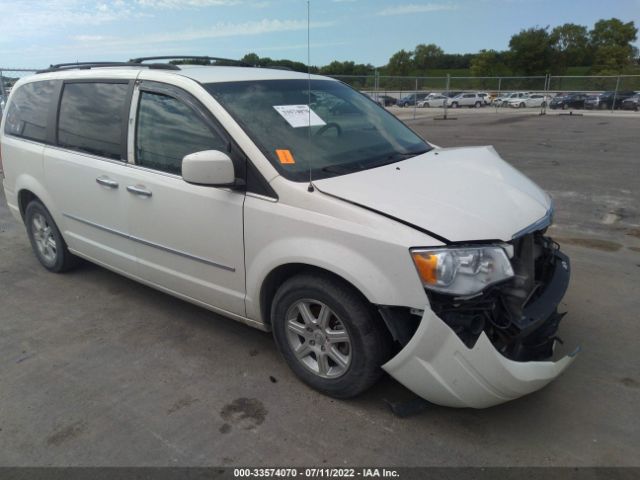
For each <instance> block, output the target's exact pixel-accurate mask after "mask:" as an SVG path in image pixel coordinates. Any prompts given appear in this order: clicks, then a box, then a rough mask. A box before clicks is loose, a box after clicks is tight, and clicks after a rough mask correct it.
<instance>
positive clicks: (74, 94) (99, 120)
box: [58, 82, 129, 160]
mask: <svg viewBox="0 0 640 480" xmlns="http://www.w3.org/2000/svg"><path fill="white" fill-rule="evenodd" d="M128 90H129V85H128V84H126V83H98V82H96V83H93V82H91V83H68V84H65V86H64V89H63V91H62V99H61V101H60V113H59V118H58V145H60V146H61V147H66V148H71V149H73V150H78V151H81V152H86V153H91V154H93V155H99V156H101V157H107V158H111V159H114V160H120V159H121V158H122V152H123V148H122V127H123V118H125V115H127V112H126V108H125V106H126V103H127V93H128Z"/></svg>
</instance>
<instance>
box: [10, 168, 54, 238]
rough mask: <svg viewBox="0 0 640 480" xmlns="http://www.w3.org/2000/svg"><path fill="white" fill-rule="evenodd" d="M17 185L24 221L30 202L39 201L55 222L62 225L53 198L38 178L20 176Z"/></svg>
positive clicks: (20, 209) (17, 195) (19, 206)
mask: <svg viewBox="0 0 640 480" xmlns="http://www.w3.org/2000/svg"><path fill="white" fill-rule="evenodd" d="M15 185H16V189H15V192H16V193H15V195H16V197H17V201H18V209H19V211H20V215H21V216H22V220H23V221H24V215H25V212H26V209H27V205H28V204H29V202H31V201H33V200H38V201H39V202H40V203H42V204H43V205H44V206H45V208H46V209H47V210H48V211H49V213H50V214H51V216H52V217H53V220H54V221H55V222H56V223H57V224H58V225H59V224H60V219H59V217H58V215H57V212H56V208H55V204H54V202H53V200H52V198H51V197H50V196H49V194H48V193H47V191H46V189H45V188H44V187H43V186H42V184H41V183H40V182H38V180H37V179H36V178H34V177H33V176H31V175H27V174H23V175H19V176H18V178H16V183H15Z"/></svg>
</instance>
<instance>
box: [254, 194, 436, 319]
mask: <svg viewBox="0 0 640 480" xmlns="http://www.w3.org/2000/svg"><path fill="white" fill-rule="evenodd" d="M349 208H355V207H349ZM365 214H366V215H372V216H376V217H377V215H375V214H372V213H370V212H366V211H365ZM380 218H381V219H382V220H384V221H387V220H386V219H384V218H382V217H380ZM403 228H408V227H404V226H401V227H399V228H398V227H397V228H396V230H395V232H396V235H395V236H394V235H384V234H382V231H381V230H382V229H372V230H369V228H366V227H363V226H362V225H358V226H354V224H353V222H349V221H345V220H343V219H340V218H335V217H334V218H327V216H326V215H321V214H318V213H315V212H313V211H309V210H304V209H299V208H295V207H291V206H286V205H281V204H277V203H269V202H261V201H260V200H254V199H251V198H249V197H248V198H247V200H246V202H245V259H246V260H245V261H246V265H245V268H246V290H247V295H246V310H247V316H248V317H249V318H251V319H255V320H258V321H265V320H266V319H263V318H262V314H261V308H260V307H261V306H260V292H261V289H262V285H263V284H264V281H265V279H266V278H267V276H268V275H269V273H271V272H272V271H273V270H274V269H276V268H278V267H280V266H282V265H287V264H305V265H310V266H313V267H318V268H321V269H324V270H327V271H329V272H331V273H333V274H335V275H338V276H339V277H341V278H343V279H344V280H346V281H347V282H349V283H351V284H352V285H353V286H354V287H355V288H357V289H358V290H359V291H360V292H361V293H362V294H363V295H364V296H365V297H366V298H367V299H368V300H369V301H370V302H371V303H373V304H383V305H397V306H405V307H412V308H420V309H423V308H424V305H425V303H427V302H428V299H427V296H426V294H425V292H424V289H423V288H422V285H421V283H420V281H419V279H418V277H417V274H416V271H415V267H414V266H413V263H412V261H411V256H410V255H409V244H407V243H404V242H403V240H402V232H401V230H402V229H403ZM420 235H422V234H420Z"/></svg>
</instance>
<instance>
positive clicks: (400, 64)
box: [387, 49, 413, 75]
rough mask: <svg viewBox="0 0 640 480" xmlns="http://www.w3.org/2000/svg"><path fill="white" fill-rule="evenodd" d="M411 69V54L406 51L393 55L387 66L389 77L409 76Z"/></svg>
mask: <svg viewBox="0 0 640 480" xmlns="http://www.w3.org/2000/svg"><path fill="white" fill-rule="evenodd" d="M412 67H413V54H412V53H411V52H407V51H406V50H404V49H403V50H400V51H399V52H396V53H394V54H393V55H392V56H391V58H390V59H389V63H388V64H387V73H388V74H389V75H409V73H410V72H411V70H412Z"/></svg>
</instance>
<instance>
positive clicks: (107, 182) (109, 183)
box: [96, 176, 118, 188]
mask: <svg viewBox="0 0 640 480" xmlns="http://www.w3.org/2000/svg"><path fill="white" fill-rule="evenodd" d="M96 183H98V184H100V185H104V186H105V187H109V188H118V182H116V181H115V180H112V179H110V178H109V177H105V176H101V177H98V178H96Z"/></svg>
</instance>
